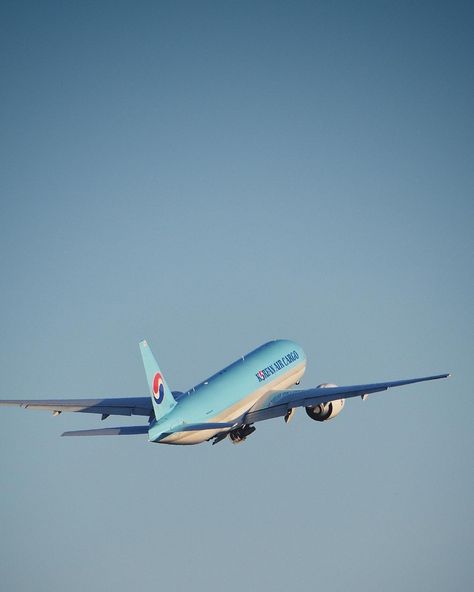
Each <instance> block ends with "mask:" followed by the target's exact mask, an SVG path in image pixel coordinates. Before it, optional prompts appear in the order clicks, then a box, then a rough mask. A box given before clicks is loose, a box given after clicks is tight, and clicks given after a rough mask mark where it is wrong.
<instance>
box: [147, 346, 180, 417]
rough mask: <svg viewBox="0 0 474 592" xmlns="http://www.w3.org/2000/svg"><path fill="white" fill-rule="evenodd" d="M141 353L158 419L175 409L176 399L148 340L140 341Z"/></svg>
mask: <svg viewBox="0 0 474 592" xmlns="http://www.w3.org/2000/svg"><path fill="white" fill-rule="evenodd" d="M140 353H141V354H142V360H143V366H144V367H145V372H146V379H147V382H148V387H149V388H150V395H151V401H152V403H153V410H154V412H155V418H156V419H157V420H158V419H160V418H161V417H163V416H164V415H166V414H167V413H169V412H170V411H171V409H173V407H174V406H175V405H176V400H175V398H174V397H173V395H172V393H171V391H170V389H169V386H168V385H167V384H166V380H165V379H164V377H163V374H162V373H161V370H160V367H159V366H158V363H157V361H156V360H155V358H154V356H153V354H152V352H151V349H150V347H149V345H148V343H147V342H146V341H141V342H140Z"/></svg>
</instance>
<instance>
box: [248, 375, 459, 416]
mask: <svg viewBox="0 0 474 592" xmlns="http://www.w3.org/2000/svg"><path fill="white" fill-rule="evenodd" d="M449 376H450V374H438V375H436V376H423V377H421V378H409V379H407V380H394V381H390V382H375V383H372V384H355V385H350V386H335V387H316V388H311V389H304V390H291V391H275V392H273V393H270V394H269V395H268V396H267V397H265V398H264V399H263V400H260V401H257V403H256V404H255V405H254V406H253V407H252V408H251V409H250V410H249V411H248V412H247V414H246V415H245V416H244V423H247V424H251V423H254V422H257V421H263V420H265V419H271V418H273V417H284V416H285V415H286V413H287V412H288V411H289V410H290V409H294V408H295V407H312V406H315V405H319V404H321V403H329V402H330V401H336V400H337V399H350V398H352V397H362V396H364V395H370V394H372V393H378V392H381V391H386V390H387V389H389V388H393V387H397V386H404V385H406V384H414V383H416V382H425V381H427V380H438V379H440V378H448V377H449Z"/></svg>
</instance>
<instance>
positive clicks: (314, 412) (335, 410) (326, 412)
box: [306, 382, 345, 421]
mask: <svg viewBox="0 0 474 592" xmlns="http://www.w3.org/2000/svg"><path fill="white" fill-rule="evenodd" d="M335 386H337V384H331V383H330V382H325V383H323V384H320V385H319V386H318V388H331V387H335ZM344 403H345V400H344V399H337V400H336V401H330V402H329V403H320V404H319V405H315V406H314V407H306V413H307V414H308V416H309V417H311V419H314V421H328V420H329V419H333V418H334V417H336V415H339V413H341V411H342V409H343V407H344Z"/></svg>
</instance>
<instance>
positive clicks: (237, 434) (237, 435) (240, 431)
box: [209, 424, 257, 446]
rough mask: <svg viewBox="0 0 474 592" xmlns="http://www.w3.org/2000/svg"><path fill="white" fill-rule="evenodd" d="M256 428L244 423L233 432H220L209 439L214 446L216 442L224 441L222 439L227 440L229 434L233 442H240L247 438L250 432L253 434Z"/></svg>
mask: <svg viewBox="0 0 474 592" xmlns="http://www.w3.org/2000/svg"><path fill="white" fill-rule="evenodd" d="M256 429H257V428H254V427H253V426H251V425H248V424H244V425H242V426H240V427H239V428H235V430H232V431H231V432H220V433H219V434H217V435H216V436H213V437H212V438H209V440H212V445H213V446H214V444H217V443H218V442H222V440H225V439H226V438H227V436H229V438H230V440H231V442H232V444H240V443H241V442H243V441H244V440H246V439H247V437H248V436H250V434H253V432H255V430H256Z"/></svg>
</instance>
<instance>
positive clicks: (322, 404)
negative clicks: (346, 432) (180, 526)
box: [0, 339, 450, 445]
mask: <svg viewBox="0 0 474 592" xmlns="http://www.w3.org/2000/svg"><path fill="white" fill-rule="evenodd" d="M140 352H141V356H142V360H143V365H144V368H145V373H146V378H147V382H148V387H149V390H150V396H149V397H126V398H106V399H58V400H54V399H53V400H50V399H48V400H19V401H18V400H2V401H0V405H16V406H20V407H23V408H27V409H42V410H49V411H52V412H53V415H55V416H57V415H59V414H61V413H62V412H63V411H74V412H79V413H97V414H99V415H101V417H102V419H103V420H104V419H106V418H107V417H109V416H110V415H122V416H124V415H125V416H126V415H142V416H146V417H148V424H145V425H134V426H121V427H110V428H102V429H92V430H76V431H69V432H64V433H63V434H62V436H112V435H117V436H123V435H134V434H148V440H149V442H153V443H158V444H176V445H189V444H200V443H202V442H206V441H211V440H212V444H217V443H218V442H221V441H222V440H224V439H225V438H228V439H229V440H230V441H231V442H233V443H234V444H239V443H241V442H243V441H244V440H246V438H247V437H248V436H249V435H250V434H252V433H253V432H254V431H255V429H256V428H255V426H254V425H253V424H255V423H257V422H259V421H263V420H266V419H271V418H275V417H282V418H283V419H284V421H285V423H288V422H289V421H290V420H291V418H292V417H293V414H294V412H295V410H296V409H297V408H298V407H304V408H305V410H306V413H307V414H308V416H309V417H310V418H311V419H313V420H315V421H318V422H323V421H328V420H330V419H333V418H335V417H336V416H337V415H339V413H340V412H341V411H342V409H343V407H344V403H345V400H346V399H350V398H352V397H359V396H360V397H361V398H362V399H363V400H365V399H366V398H367V395H369V394H372V393H377V392H381V391H385V390H387V389H389V388H392V387H397V386H403V385H406V384H413V383H416V382H425V381H427V380H438V379H440V378H448V377H449V376H450V375H449V374H438V375H436V376H424V377H421V378H410V379H407V380H395V381H389V382H377V383H371V384H356V385H350V386H337V385H335V384H332V383H324V384H320V385H319V386H317V387H314V388H309V389H296V390H291V389H290V387H292V386H294V385H299V384H300V380H301V378H302V376H303V374H304V372H305V369H306V361H307V358H306V354H305V353H304V351H303V349H302V348H301V346H299V345H298V344H297V343H295V342H293V341H290V340H287V339H276V340H273V341H269V342H268V343H265V344H263V345H261V346H260V347H258V348H257V349H255V350H253V351H251V352H250V353H248V354H246V355H244V356H242V357H241V358H239V359H238V360H236V361H235V362H233V363H232V364H230V365H229V366H226V367H225V368H224V369H223V370H220V371H219V372H217V373H216V374H214V375H213V376H211V377H210V378H207V379H206V380H204V381H203V382H201V383H199V384H197V385H196V386H194V387H192V388H191V389H189V390H188V391H186V392H179V391H171V390H170V388H169V386H168V384H167V382H166V380H165V378H164V375H163V373H162V371H161V370H160V367H159V366H158V363H157V362H156V360H155V358H154V356H153V353H152V351H151V349H150V347H149V345H148V343H147V342H146V341H141V342H140Z"/></svg>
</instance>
